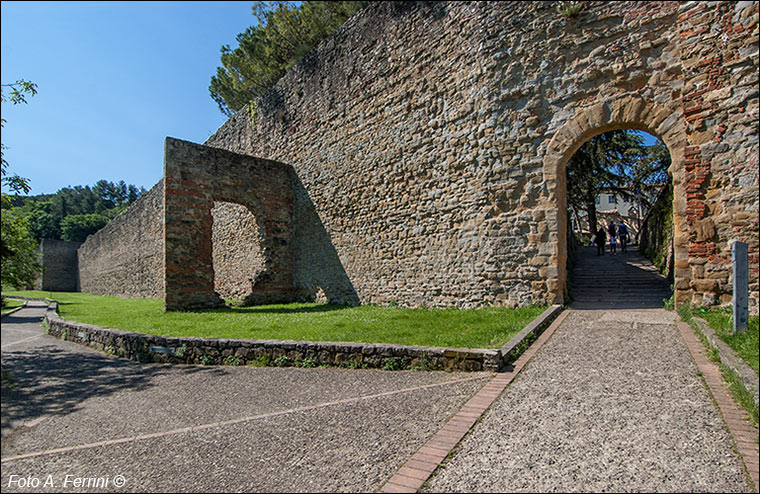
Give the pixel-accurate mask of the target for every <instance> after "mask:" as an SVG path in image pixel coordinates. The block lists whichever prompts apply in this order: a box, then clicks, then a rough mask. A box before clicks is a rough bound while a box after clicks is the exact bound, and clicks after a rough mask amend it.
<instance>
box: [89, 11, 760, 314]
mask: <svg viewBox="0 0 760 494" xmlns="http://www.w3.org/2000/svg"><path fill="white" fill-rule="evenodd" d="M585 5H586V7H585V8H584V10H583V11H582V12H581V13H580V14H579V15H578V16H577V17H575V18H566V17H563V16H562V15H560V14H558V12H557V10H556V3H553V2H540V3H538V2H525V3H513V2H509V3H507V2H504V3H500V2H472V3H470V2H420V3H414V2H404V3H397V2H378V3H372V4H370V5H369V6H368V7H367V8H365V9H363V10H362V11H360V12H359V13H357V14H356V15H355V16H353V17H352V18H351V19H349V20H348V21H347V23H346V24H345V25H344V26H343V27H342V28H340V29H339V30H338V31H337V32H336V33H335V34H334V35H333V36H332V37H331V38H329V39H327V40H325V41H324V42H323V43H322V44H320V45H319V47H317V49H315V50H314V51H313V52H312V53H311V54H309V55H308V56H307V57H306V58H305V59H304V60H303V61H302V62H301V63H300V64H298V65H297V66H296V67H294V68H293V69H292V70H291V71H290V72H289V73H288V74H286V75H285V77H283V79H281V80H280V81H279V82H278V83H277V85H276V86H275V87H274V88H273V89H272V90H271V91H270V92H269V93H268V94H267V95H266V96H265V97H264V98H262V99H261V100H259V101H258V102H257V105H256V109H255V111H254V112H252V113H253V114H254V117H253V118H252V119H249V114H250V113H251V112H249V111H247V110H246V109H244V110H242V111H240V112H238V113H237V114H236V115H235V116H233V117H232V118H231V119H230V120H229V121H228V122H226V123H225V124H224V125H223V126H222V127H221V128H220V129H219V130H218V131H217V133H216V134H215V135H213V136H212V137H211V138H209V139H208V141H207V142H206V145H207V146H213V147H218V148H223V149H226V150H228V151H232V152H234V153H239V154H242V155H248V156H255V157H257V158H263V159H266V160H272V161H274V162H279V163H283V164H287V165H289V166H291V167H292V169H293V173H292V184H293V185H292V187H293V205H292V238H291V239H290V244H289V245H290V256H291V260H292V283H293V290H294V294H295V295H296V298H313V299H318V300H332V301H336V302H337V301H344V302H350V303H356V302H362V303H381V304H385V303H392V302H397V303H399V304H401V305H405V306H419V305H425V306H460V307H470V306H476V305H483V304H504V305H524V304H528V303H533V302H561V301H562V299H563V295H564V290H565V280H566V273H565V263H566V250H567V246H566V237H565V233H564V232H565V231H566V228H567V224H566V223H567V220H566V204H565V188H566V185H565V165H566V163H567V160H568V159H569V158H570V156H572V154H573V153H574V152H575V151H576V150H577V149H578V148H579V147H580V146H581V145H582V144H583V142H585V141H586V140H588V139H589V138H591V137H593V136H594V135H597V134H599V133H602V132H605V131H608V130H613V129H620V128H632V129H639V130H644V131H647V132H650V133H652V134H654V135H656V136H658V137H660V138H661V139H662V140H663V141H664V142H665V144H666V145H667V146H668V149H669V150H670V153H671V158H672V162H673V166H672V168H671V171H672V174H673V181H674V235H675V237H674V244H675V288H676V301H677V302H678V303H682V302H692V303H700V304H701V303H721V302H725V301H726V300H727V299H730V292H731V290H730V284H731V279H730V273H729V271H728V265H727V263H726V259H729V260H730V244H731V242H732V241H734V240H742V241H746V242H748V243H749V245H750V265H751V266H753V268H752V271H751V273H750V291H751V295H750V299H751V303H753V304H754V310H755V311H756V310H757V297H758V282H757V279H758V272H757V255H758V240H757V239H758V225H757V214H758V171H757V170H758V162H757V153H758V133H757V119H758V97H757V82H758V80H757V74H758V49H757V47H758V11H757V3H756V2H711V3H704V2H689V3H674V2H586V3H585ZM197 185H198V187H201V188H202V187H203V184H201V183H198V184H197ZM214 187H216V185H214ZM199 190H200V189H199ZM214 201H224V199H219V198H217V199H214ZM229 202H233V203H240V202H241V201H229ZM204 207H205V206H204ZM249 210H251V209H250V208H249ZM251 212H252V213H253V215H254V217H255V216H257V214H256V212H255V211H252V210H251ZM130 214H131V213H130ZM234 215H238V213H232V215H231V216H228V218H229V221H227V220H225V219H222V216H225V213H223V212H221V213H219V214H216V213H214V218H215V219H214V221H215V222H216V223H217V224H219V225H221V224H226V225H229V227H225V228H223V230H224V229H226V228H229V229H230V230H229V231H233V230H235V229H236V228H237V227H236V226H233V225H234V224H235V221H237V220H234V221H233V218H232V216H234ZM241 221H243V222H248V223H250V222H251V220H250V218H248V217H247V216H246V218H242V217H241ZM257 221H258V220H257ZM167 224H171V223H170V222H167ZM204 228H205V226H204ZM219 234H221V232H217V233H214V235H216V236H218V235H219ZM251 235H252V237H251V238H253V237H255V236H256V234H254V233H251ZM259 237H261V235H259ZM215 238H218V237H215ZM248 241H249V240H244V241H243V242H245V243H248ZM223 242H226V245H229V246H230V247H229V250H230V251H236V250H237V247H234V245H235V241H234V240H229V241H227V240H224V241H223ZM247 248H248V247H247ZM216 250H217V251H218V250H219V249H218V248H217V249H216ZM222 250H224V249H222ZM254 250H255V249H254ZM217 251H215V252H214V254H213V257H214V259H221V258H225V254H224V253H222V252H221V251H220V252H219V253H218V254H217ZM260 251H261V253H262V254H261V256H263V257H262V258H263V259H265V258H266V256H267V254H266V248H265V247H261V246H260ZM232 254H234V255H228V256H226V258H227V259H230V260H231V262H232V264H233V265H239V266H240V268H239V269H238V268H232V269H230V268H229V266H228V267H227V268H225V269H226V270H228V271H231V272H235V271H240V272H253V271H256V270H257V269H259V268H257V267H254V268H252V267H251V266H252V265H256V266H258V264H256V263H258V262H259V261H258V260H256V261H252V259H259V258H258V257H257V256H258V255H259V254H256V253H255V252H253V250H251V252H249V253H243V254H241V255H238V254H239V253H237V252H232ZM209 256H210V255H209ZM82 259H83V256H82V255H81V251H80V261H81V260H82ZM249 263H252V264H249ZM103 267H104V268H105V267H107V265H105V266H103ZM92 272H93V273H94V272H95V270H92ZM218 272H219V274H220V276H219V278H220V280H221V279H227V276H228V275H226V274H223V273H224V269H219V270H218ZM212 276H213V275H212ZM246 276H247V275H246ZM83 280H84V278H83ZM240 283H242V282H241V281H240V279H238V280H236V281H230V285H231V286H233V288H231V289H230V292H229V293H231V294H232V295H233V297H235V296H236V295H235V293H238V292H240V293H242V292H241V290H243V289H241V288H240V286H241V285H240ZM101 284H105V283H101ZM222 284H224V283H222ZM215 286H216V287H217V290H218V291H223V290H222V289H221V286H220V285H219V282H216V285H215ZM234 286H237V287H238V288H234ZM82 287H83V290H85V291H87V289H86V288H85V285H84V281H83V285H82ZM152 293H153V294H154V295H151V296H155V293H160V292H152Z"/></svg>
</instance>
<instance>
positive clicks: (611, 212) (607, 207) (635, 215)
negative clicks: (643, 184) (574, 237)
mask: <svg viewBox="0 0 760 494" xmlns="http://www.w3.org/2000/svg"><path fill="white" fill-rule="evenodd" d="M663 187H665V185H664V184H662V185H658V186H657V189H656V191H657V192H655V193H651V194H650V195H649V202H650V203H654V201H655V200H656V199H657V195H658V194H659V193H660V191H661V190H662V188H663ZM648 212H649V207H648V206H647V205H646V203H645V202H644V201H637V200H636V197H635V195H632V196H630V197H624V196H623V195H622V194H611V193H607V192H605V193H603V194H599V195H598V196H597V198H596V221H597V224H598V225H600V226H601V225H604V226H605V227H606V226H608V225H609V224H610V223H612V222H613V221H614V222H615V223H617V224H620V222H621V221H622V222H624V223H625V224H626V226H627V227H628V230H629V232H630V235H631V239H638V236H639V228H640V226H641V223H642V222H643V221H644V219H645V218H646V217H647V213H648ZM570 213H571V215H572V223H573V229H574V231H576V232H578V231H580V232H582V233H586V234H590V232H589V226H588V220H587V219H586V211H575V210H573V209H570Z"/></svg>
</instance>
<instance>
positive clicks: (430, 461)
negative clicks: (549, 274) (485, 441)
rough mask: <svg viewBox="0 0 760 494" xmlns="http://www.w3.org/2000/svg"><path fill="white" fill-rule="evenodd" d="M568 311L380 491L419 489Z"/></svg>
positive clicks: (496, 376) (477, 395)
mask: <svg viewBox="0 0 760 494" xmlns="http://www.w3.org/2000/svg"><path fill="white" fill-rule="evenodd" d="M568 314H569V311H564V312H562V314H560V315H559V316H558V317H557V318H556V319H555V320H554V322H552V324H551V325H550V326H549V327H548V328H547V329H546V331H544V332H543V333H542V334H541V336H539V338H538V339H537V340H536V341H535V343H533V344H532V345H531V346H530V347H529V348H528V349H527V350H526V351H525V352H523V354H522V355H520V357H519V358H518V359H517V360H516V361H515V362H514V363H513V364H512V366H510V367H507V369H506V370H505V371H503V372H500V373H497V374H495V375H494V377H492V378H491V380H490V381H489V382H488V383H487V384H486V385H485V386H483V387H482V388H481V389H480V391H478V392H477V393H476V394H475V396H473V397H472V398H470V401H468V402H467V403H465V405H464V406H463V407H462V408H461V409H460V410H459V412H457V414H456V415H454V416H453V417H452V418H451V419H449V421H448V422H447V423H446V425H444V426H443V427H442V428H441V430H439V431H438V432H437V433H436V434H434V435H433V436H432V437H431V438H430V439H428V441H427V442H426V443H425V444H424V445H423V446H422V447H421V448H420V449H419V450H418V451H417V452H416V453H415V454H414V455H412V457H411V458H409V460H407V462H406V463H405V464H404V465H403V466H402V467H401V468H399V469H398V471H397V472H396V473H395V474H394V475H393V476H392V477H391V478H390V479H389V480H388V481H387V482H386V483H385V485H383V487H381V488H380V492H417V490H418V489H419V488H420V487H422V485H423V484H424V483H425V481H426V480H427V479H428V478H429V477H430V475H432V474H433V472H434V471H435V469H436V468H438V466H439V465H440V464H441V462H442V461H443V460H444V459H445V458H446V457H447V456H448V455H449V453H451V451H452V450H453V449H454V447H455V446H456V445H457V444H459V441H461V440H462V438H463V437H464V436H465V435H466V434H467V432H468V431H469V430H470V428H472V426H473V425H475V422H476V421H477V420H478V419H479V418H480V417H481V416H482V415H483V413H485V411H486V410H487V409H488V407H490V406H491V404H492V403H493V402H494V400H496V398H498V397H499V395H501V393H502V391H504V389H506V387H507V386H508V385H509V383H511V382H512V380H513V379H514V378H515V376H517V375H518V374H519V373H520V371H521V370H522V368H523V367H525V364H527V363H528V361H529V360H530V359H531V358H532V357H533V355H534V354H535V353H536V352H537V351H538V350H539V349H540V348H541V347H542V346H543V344H544V343H545V342H546V341H547V340H548V339H549V338H551V336H552V334H554V331H555V330H556V329H557V328H558V327H559V326H560V325H561V324H562V321H564V320H565V317H567V315H568Z"/></svg>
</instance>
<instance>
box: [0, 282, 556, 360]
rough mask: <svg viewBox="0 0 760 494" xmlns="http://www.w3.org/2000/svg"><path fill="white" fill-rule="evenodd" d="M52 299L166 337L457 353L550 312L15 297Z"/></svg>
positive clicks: (74, 311) (503, 338)
mask: <svg viewBox="0 0 760 494" xmlns="http://www.w3.org/2000/svg"><path fill="white" fill-rule="evenodd" d="M11 294H13V295H17V296H27V297H48V298H52V299H54V300H56V301H57V302H59V313H60V315H61V317H63V318H64V319H67V320H71V321H78V322H83V323H87V324H94V325H97V326H103V327H108V328H115V329H122V330H125V331H134V332H139V333H148V334H155V335H159V336H198V337H203V338H232V339H264V340H272V339H277V340H295V341H346V342H359V343H394V344H401V345H422V346H437V347H455V348H499V347H501V346H502V345H504V344H505V343H506V342H508V341H509V340H510V339H511V338H512V337H513V336H514V335H515V334H517V333H518V332H520V330H522V329H523V328H524V327H525V326H527V325H528V324H529V323H530V322H531V321H532V320H533V319H535V318H536V317H538V316H539V315H540V314H541V313H542V312H543V311H544V310H545V309H546V307H545V306H533V307H523V308H515V309H510V308H506V307H484V308H479V309H467V310H463V309H405V308H399V307H379V306H373V305H365V306H360V307H346V306H340V305H330V304H318V303H299V304H286V305H266V306H256V307H226V308H221V309H213V310H201V311H192V312H164V311H163V308H162V302H161V300H156V299H123V298H117V297H106V296H98V295H89V294H85V293H65V292H52V293H51V292H40V291H13V292H11V291H8V292H7V293H6V295H11Z"/></svg>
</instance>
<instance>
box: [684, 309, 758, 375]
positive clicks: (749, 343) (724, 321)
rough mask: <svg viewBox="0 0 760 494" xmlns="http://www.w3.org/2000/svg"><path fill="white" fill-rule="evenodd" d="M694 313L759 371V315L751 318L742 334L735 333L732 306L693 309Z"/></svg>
mask: <svg viewBox="0 0 760 494" xmlns="http://www.w3.org/2000/svg"><path fill="white" fill-rule="evenodd" d="M692 313H693V314H694V316H696V317H701V318H702V319H704V320H705V321H707V324H709V325H710V327H711V328H713V329H714V330H715V332H716V333H717V335H718V336H719V337H720V339H722V340H723V341H725V342H726V344H727V345H728V346H730V347H731V348H733V349H734V350H735V351H736V353H737V354H738V355H739V357H741V358H742V359H743V360H744V361H746V362H747V364H749V366H750V367H752V368H753V369H755V372H758V321H759V320H758V317H757V316H753V317H750V318H749V324H748V328H747V331H746V332H745V333H741V334H736V335H735V334H734V328H733V315H732V311H731V308H730V307H724V308H720V309H693V310H692Z"/></svg>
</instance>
